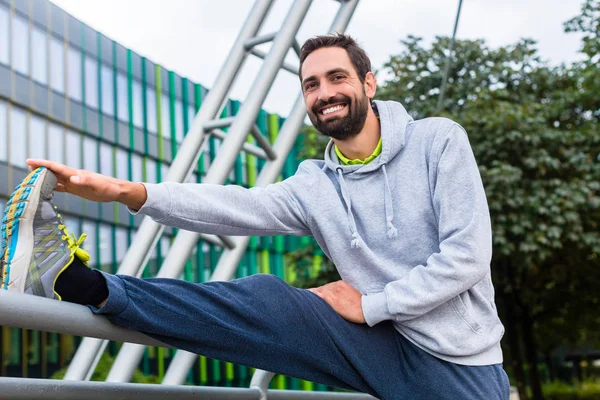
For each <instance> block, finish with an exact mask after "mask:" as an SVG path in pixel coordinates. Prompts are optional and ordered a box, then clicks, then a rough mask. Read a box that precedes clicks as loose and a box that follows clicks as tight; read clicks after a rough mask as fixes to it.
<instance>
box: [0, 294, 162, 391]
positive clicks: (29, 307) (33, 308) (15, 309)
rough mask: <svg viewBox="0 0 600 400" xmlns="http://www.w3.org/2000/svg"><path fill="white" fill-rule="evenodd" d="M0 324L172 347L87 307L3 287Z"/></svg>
mask: <svg viewBox="0 0 600 400" xmlns="http://www.w3.org/2000/svg"><path fill="white" fill-rule="evenodd" d="M0 325H1V326H14V327H17V328H26V329H32V330H36V331H46V332H55V333H63V334H66V335H75V336H87V337H94V338H99V339H108V340H115V341H118V342H132V343H139V344H145V345H146V346H160V347H171V346H168V345H166V344H165V343H162V342H160V341H158V340H155V339H153V338H151V337H149V336H146V335H144V334H142V333H139V332H137V331H133V330H130V329H125V328H121V327H119V326H116V325H113V324H112V323H111V322H109V321H108V320H107V319H106V318H105V317H103V316H100V315H96V314H94V313H92V311H91V310H90V309H89V308H88V307H86V306H80V305H79V304H74V303H67V302H65V301H61V302H59V301H57V300H52V299H47V298H45V297H38V296H32V295H28V294H21V293H14V292H7V291H4V290H2V291H0ZM0 387H1V386H0ZM0 392H1V390H0Z"/></svg>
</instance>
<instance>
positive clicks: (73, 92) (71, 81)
mask: <svg viewBox="0 0 600 400" xmlns="http://www.w3.org/2000/svg"><path fill="white" fill-rule="evenodd" d="M67 79H68V80H67V84H68V85H69V87H68V89H69V97H70V98H72V99H73V100H77V101H81V52H80V51H79V50H76V49H74V48H72V47H69V50H68V51H67Z"/></svg>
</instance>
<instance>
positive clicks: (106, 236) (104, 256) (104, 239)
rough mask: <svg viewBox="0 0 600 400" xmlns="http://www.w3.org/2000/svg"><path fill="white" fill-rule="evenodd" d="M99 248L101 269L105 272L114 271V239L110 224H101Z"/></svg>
mask: <svg viewBox="0 0 600 400" xmlns="http://www.w3.org/2000/svg"><path fill="white" fill-rule="evenodd" d="M98 248H99V250H100V257H99V260H100V263H101V264H100V269H101V270H102V271H104V272H112V268H113V266H112V262H113V254H112V251H113V241H112V229H111V227H110V225H106V224H100V235H99V237H98Z"/></svg>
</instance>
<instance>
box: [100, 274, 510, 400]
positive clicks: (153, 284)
mask: <svg viewBox="0 0 600 400" xmlns="http://www.w3.org/2000/svg"><path fill="white" fill-rule="evenodd" d="M105 278H106V281H107V285H108V290H109V297H108V300H107V301H106V303H105V305H104V306H103V307H102V308H100V309H97V308H95V307H91V308H92V311H94V312H95V313H97V314H103V315H105V316H106V317H107V318H108V319H109V320H110V321H111V322H113V323H114V324H116V325H120V326H123V327H126V328H130V329H134V330H137V331H140V332H143V333H145V334H147V335H149V336H152V337H154V338H156V339H158V340H160V341H161V342H164V343H167V344H169V345H171V346H174V347H177V348H180V349H184V350H187V351H189V352H193V353H197V354H202V355H205V356H207V357H211V358H217V359H220V360H224V361H230V362H233V363H237V364H242V365H246V366H250V367H255V368H260V369H264V370H267V371H271V372H276V373H280V374H285V375H289V376H294V377H298V378H301V379H306V380H310V381H313V382H317V383H323V384H325V385H330V386H336V387H339V388H345V389H350V390H357V391H361V392H365V393H369V394H371V395H373V396H375V397H378V398H380V399H410V400H419V399H423V400H436V399H451V400H455V399H456V400H470V399H473V400H475V399H477V400H480V399H485V400H507V399H508V398H509V384H508V379H507V376H506V374H505V373H504V371H503V370H502V366H501V365H489V366H464V365H457V364H452V363H449V362H446V361H442V360H440V359H438V358H436V357H433V356H432V355H430V354H429V353H427V352H425V351H423V350H421V349H420V348H418V347H416V346H415V345H413V344H412V343H410V342H409V341H408V340H406V339H405V338H404V337H403V336H402V335H400V334H399V333H398V332H397V331H396V330H395V329H394V327H393V326H392V324H391V323H389V321H388V322H383V323H380V324H378V325H376V326H374V327H369V326H368V325H364V324H362V325H360V324H355V323H352V322H348V321H346V320H345V319H343V318H342V317H340V316H339V315H338V314H337V313H336V312H335V311H334V310H333V308H331V307H330V306H329V305H328V304H327V303H326V302H325V301H323V300H322V299H321V298H320V297H318V296H317V295H315V294H313V293H312V292H310V291H308V290H304V289H297V288H294V287H292V286H289V285H288V284H287V283H285V282H284V281H282V280H281V279H279V278H277V277H275V276H273V275H254V276H250V277H248V278H243V279H237V280H234V281H231V282H209V283H200V284H198V283H190V282H185V281H181V280H175V279H159V278H155V279H138V278H134V277H130V276H121V275H119V276H116V275H108V274H105Z"/></svg>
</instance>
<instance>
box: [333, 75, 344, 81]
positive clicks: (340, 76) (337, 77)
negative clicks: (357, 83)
mask: <svg viewBox="0 0 600 400" xmlns="http://www.w3.org/2000/svg"><path fill="white" fill-rule="evenodd" d="M341 79H344V75H334V76H333V78H332V79H331V80H332V81H339V80H341Z"/></svg>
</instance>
